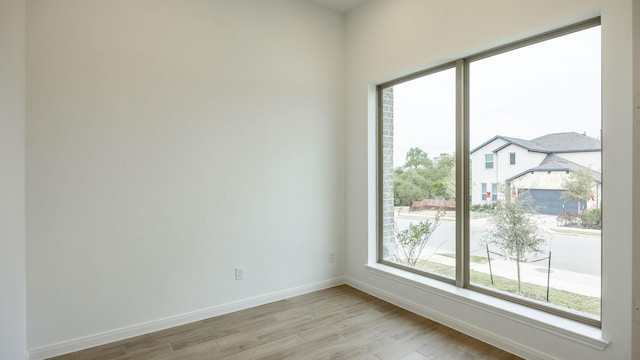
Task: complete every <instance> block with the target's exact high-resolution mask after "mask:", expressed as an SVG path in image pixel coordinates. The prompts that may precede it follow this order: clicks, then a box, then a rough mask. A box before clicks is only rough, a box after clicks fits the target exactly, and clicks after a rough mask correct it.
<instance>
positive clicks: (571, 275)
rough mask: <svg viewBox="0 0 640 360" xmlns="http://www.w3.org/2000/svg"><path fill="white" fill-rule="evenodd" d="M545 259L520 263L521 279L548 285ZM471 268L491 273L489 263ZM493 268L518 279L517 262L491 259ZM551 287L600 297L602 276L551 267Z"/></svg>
mask: <svg viewBox="0 0 640 360" xmlns="http://www.w3.org/2000/svg"><path fill="white" fill-rule="evenodd" d="M429 260H430V261H433V262H437V263H440V264H444V265H450V266H455V259H453V258H450V257H447V256H440V255H433V256H432V257H431V258H430V259H429ZM545 265H546V263H544V261H541V262H540V265H535V264H530V263H520V280H521V281H522V282H523V283H531V284H535V285H540V286H547V267H546V266H545ZM471 269H472V270H475V271H478V272H481V273H485V274H490V273H491V272H490V271H489V263H488V262H487V263H483V264H479V263H474V262H472V263H471ZM491 270H492V272H493V275H495V276H501V277H504V278H507V279H512V280H514V281H515V280H517V279H518V278H517V269H516V262H515V261H511V260H504V259H491ZM549 275H550V277H549V287H551V288H554V289H558V290H565V291H569V292H572V293H575V294H580V295H586V296H593V297H600V277H599V276H593V275H586V274H580V273H575V272H571V271H565V270H557V269H551V274H549Z"/></svg>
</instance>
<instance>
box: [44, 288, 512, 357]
mask: <svg viewBox="0 0 640 360" xmlns="http://www.w3.org/2000/svg"><path fill="white" fill-rule="evenodd" d="M52 359H55V360H88V359H91V360H147V359H153V360H178V359H179V360H205V359H206V360H209V359H225V360H227V359H228V360H232V359H234V360H244V359H251V360H253V359H278V360H279V359H348V360H354V359H368V360H425V359H430V360H435V359H465V360H475V359H502V360H515V359H520V358H519V357H517V356H515V355H512V354H509V353H507V352H505V351H503V350H500V349H498V348H495V347H493V346H490V345H488V344H485V343H483V342H481V341H479V340H476V339H474V338H472V337H469V336H466V335H464V334H462V333H460V332H457V331H455V330H452V329H450V328H447V327H446V326H443V325H440V324H438V323H436V322H433V321H430V320H427V319H425V318H422V317H420V316H417V315H415V314H412V313H410V312H408V311H406V310H403V309H400V308H398V307H396V306H394V305H391V304H389V303H387V302H385V301H382V300H380V299H377V298H375V297H373V296H370V295H367V294H365V293H363V292H360V291H358V290H356V289H353V288H351V287H349V286H346V285H342V286H338V287H334V288H331V289H327V290H322V291H317V292H314V293H310V294H306V295H302V296H297V297H294V298H290V299H287V300H282V301H277V302H274V303H271V304H267V305H262V306H258V307H255V308H252V309H248V310H243V311H239V312H235V313H231V314H226V315H222V316H218V317H215V318H211V319H207V320H202V321H198V322H195V323H191V324H187V325H183V326H178V327H175V328H171V329H168V330H163V331H158V332H155V333H151V334H147V335H142V336H138V337H135V338H131V339H127V340H122V341H118V342H115V343H111V344H107V345H103V346H98V347H95V348H91V349H87V350H82V351H79V352H75V353H71V354H67V355H62V356H58V357H55V358H52Z"/></svg>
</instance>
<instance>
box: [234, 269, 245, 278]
mask: <svg viewBox="0 0 640 360" xmlns="http://www.w3.org/2000/svg"><path fill="white" fill-rule="evenodd" d="M236 280H244V268H243V267H237V268H236Z"/></svg>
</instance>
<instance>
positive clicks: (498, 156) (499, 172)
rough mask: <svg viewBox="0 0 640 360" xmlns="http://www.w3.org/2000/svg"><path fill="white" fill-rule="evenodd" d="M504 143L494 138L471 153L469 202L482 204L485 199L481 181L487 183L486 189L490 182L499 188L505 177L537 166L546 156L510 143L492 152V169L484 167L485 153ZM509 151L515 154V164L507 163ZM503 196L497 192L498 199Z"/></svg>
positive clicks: (504, 142) (489, 152)
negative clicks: (470, 192)
mask: <svg viewBox="0 0 640 360" xmlns="http://www.w3.org/2000/svg"><path fill="white" fill-rule="evenodd" d="M506 143H507V142H506V141H505V140H502V139H496V140H494V141H492V142H491V143H489V144H487V145H485V146H483V147H482V148H480V149H477V150H476V151H474V153H473V154H471V164H472V165H471V167H472V170H471V171H472V172H471V176H472V178H471V191H472V194H471V202H472V203H473V204H482V203H483V202H485V200H483V199H482V194H483V191H482V184H483V183H486V184H487V190H490V189H491V184H494V183H495V184H498V185H499V186H498V190H501V185H504V182H505V180H506V179H508V178H511V177H513V176H516V175H518V174H520V173H522V172H523V171H526V170H527V169H531V168H533V167H536V166H538V164H540V162H541V161H542V160H543V159H544V158H545V156H546V154H543V153H537V152H530V151H529V150H527V149H524V148H522V147H520V146H516V145H513V144H512V145H508V146H506V147H505V148H503V149H501V150H500V151H499V152H498V153H494V158H493V169H485V160H484V156H485V154H491V153H493V151H494V150H496V149H497V148H499V147H501V146H503V145H505V144H506ZM509 153H515V154H516V164H515V165H510V164H509ZM503 198H504V196H503V194H502V193H501V192H500V193H498V199H503Z"/></svg>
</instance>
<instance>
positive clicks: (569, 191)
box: [562, 169, 595, 211]
mask: <svg viewBox="0 0 640 360" xmlns="http://www.w3.org/2000/svg"><path fill="white" fill-rule="evenodd" d="M594 185H595V181H594V180H593V177H592V176H591V171H590V170H589V169H578V170H575V171H573V172H571V174H569V177H568V178H567V180H565V181H564V182H563V184H562V187H563V188H564V189H565V191H564V192H563V193H562V198H563V199H565V200H573V201H578V211H580V203H579V201H583V200H587V199H588V198H589V197H590V196H591V195H593V187H594Z"/></svg>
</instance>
